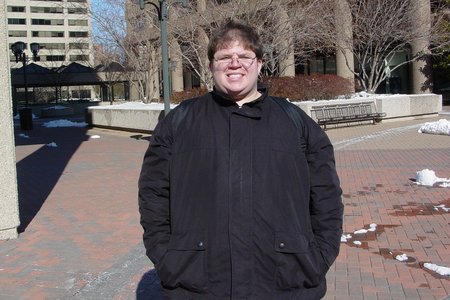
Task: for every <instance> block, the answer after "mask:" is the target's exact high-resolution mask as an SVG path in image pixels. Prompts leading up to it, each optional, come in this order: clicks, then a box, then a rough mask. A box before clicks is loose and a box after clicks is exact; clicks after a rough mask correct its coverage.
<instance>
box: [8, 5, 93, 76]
mask: <svg viewBox="0 0 450 300" xmlns="http://www.w3.org/2000/svg"><path fill="white" fill-rule="evenodd" d="M6 4H7V12H6V17H7V22H8V28H7V30H8V44H9V49H11V45H12V44H14V43H15V42H17V41H22V42H24V43H26V45H27V53H31V49H30V48H29V45H30V44H31V43H39V45H40V51H39V58H38V61H37V63H38V64H39V65H42V66H44V67H59V66H61V65H67V64H69V63H71V62H78V63H81V64H84V65H91V66H92V65H93V62H94V58H93V55H92V53H93V51H92V50H93V46H92V38H91V37H92V34H91V20H90V18H89V14H88V13H89V7H90V0H6ZM10 55H11V65H12V67H18V66H17V65H15V63H16V61H15V57H14V55H13V54H12V52H11V53H10Z"/></svg>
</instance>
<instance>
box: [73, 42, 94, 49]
mask: <svg viewBox="0 0 450 300" xmlns="http://www.w3.org/2000/svg"><path fill="white" fill-rule="evenodd" d="M69 49H89V44H87V43H70V44H69Z"/></svg>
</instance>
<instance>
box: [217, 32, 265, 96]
mask: <svg viewBox="0 0 450 300" xmlns="http://www.w3.org/2000/svg"><path fill="white" fill-rule="evenodd" d="M261 66H262V62H261V60H258V59H257V58H256V54H255V53H254V52H253V51H251V50H248V49H245V48H243V47H242V46H241V45H240V43H239V42H238V41H235V42H233V43H231V46H230V47H228V48H225V49H220V50H218V51H217V52H216V53H215V54H214V60H212V61H211V63H210V65H209V67H210V70H211V72H212V75H213V79H214V84H215V87H216V90H217V91H219V92H221V93H223V94H226V95H228V97H229V98H230V99H231V100H234V101H236V102H238V101H239V102H242V103H245V102H250V101H253V100H255V99H257V98H258V97H259V93H258V91H257V82H258V75H259V71H260V70H261Z"/></svg>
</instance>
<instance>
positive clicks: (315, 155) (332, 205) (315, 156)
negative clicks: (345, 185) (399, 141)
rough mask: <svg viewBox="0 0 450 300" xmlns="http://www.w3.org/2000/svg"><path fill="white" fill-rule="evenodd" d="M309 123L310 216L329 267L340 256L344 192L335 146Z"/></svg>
mask: <svg viewBox="0 0 450 300" xmlns="http://www.w3.org/2000/svg"><path fill="white" fill-rule="evenodd" d="M309 121H310V122H308V123H309V124H308V144H309V146H308V150H307V153H306V158H307V161H308V166H309V173H310V215H311V225H312V229H313V233H314V236H315V239H316V242H317V243H318V245H319V249H320V251H321V253H322V256H323V258H324V259H325V261H326V263H327V264H328V267H330V266H331V265H332V264H333V262H334V260H335V259H336V257H337V256H338V254H339V247H340V239H341V235H342V222H343V204H342V198H341V195H342V190H341V188H340V182H339V178H338V175H337V172H336V164H335V158H334V150H333V146H332V144H331V142H330V140H329V138H328V136H327V135H326V134H325V132H324V131H323V130H322V128H320V126H319V125H317V124H316V123H315V122H314V121H312V120H309Z"/></svg>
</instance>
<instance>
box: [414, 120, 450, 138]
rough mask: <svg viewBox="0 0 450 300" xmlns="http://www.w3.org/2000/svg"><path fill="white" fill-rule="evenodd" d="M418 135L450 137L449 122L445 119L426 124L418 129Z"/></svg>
mask: <svg viewBox="0 0 450 300" xmlns="http://www.w3.org/2000/svg"><path fill="white" fill-rule="evenodd" d="M419 133H431V134H442V135H450V122H449V121H448V120H446V119H441V120H439V121H437V122H427V123H425V124H424V125H422V126H421V127H420V129H419Z"/></svg>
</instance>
